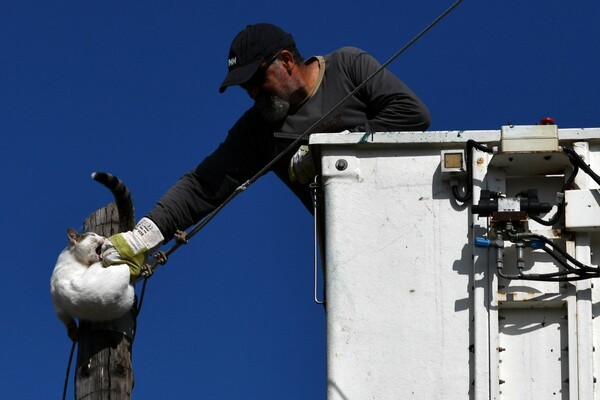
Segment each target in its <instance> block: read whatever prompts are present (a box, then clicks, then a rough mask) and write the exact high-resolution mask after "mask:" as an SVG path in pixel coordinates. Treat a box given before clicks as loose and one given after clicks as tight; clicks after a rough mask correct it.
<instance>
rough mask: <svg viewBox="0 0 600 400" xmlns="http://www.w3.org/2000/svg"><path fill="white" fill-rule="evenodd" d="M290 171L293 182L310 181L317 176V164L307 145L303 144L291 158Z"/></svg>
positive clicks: (303, 182) (302, 182) (304, 182)
mask: <svg viewBox="0 0 600 400" xmlns="http://www.w3.org/2000/svg"><path fill="white" fill-rule="evenodd" d="M288 173H289V175H290V180H291V181H292V182H295V181H299V182H300V183H301V184H303V185H304V184H306V183H308V182H310V181H311V180H312V179H313V177H314V176H315V164H314V162H313V158H312V155H311V154H310V151H309V149H308V146H307V145H302V146H300V148H299V149H298V151H297V152H296V154H294V155H293V156H292V158H291V159H290V165H289V167H288Z"/></svg>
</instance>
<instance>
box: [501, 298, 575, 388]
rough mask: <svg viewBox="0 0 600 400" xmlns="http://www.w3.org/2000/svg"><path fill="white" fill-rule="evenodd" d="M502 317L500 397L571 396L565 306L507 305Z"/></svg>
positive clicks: (502, 311)
mask: <svg viewBox="0 0 600 400" xmlns="http://www.w3.org/2000/svg"><path fill="white" fill-rule="evenodd" d="M499 317H500V322H499V328H500V332H499V340H498V343H499V346H500V349H499V354H498V360H499V364H498V369H499V373H498V376H499V379H500V380H501V381H500V383H499V387H500V396H499V398H500V399H521V400H525V399H530V400H539V399H568V398H569V385H568V378H569V357H568V350H569V349H568V325H567V321H568V320H567V318H566V317H567V310H566V308H508V309H501V310H500V312H499ZM575 350H576V349H575Z"/></svg>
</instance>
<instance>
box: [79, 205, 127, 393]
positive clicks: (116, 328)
mask: <svg viewBox="0 0 600 400" xmlns="http://www.w3.org/2000/svg"><path fill="white" fill-rule="evenodd" d="M131 228H132V227H129V229H131ZM84 230H85V231H86V232H89V231H91V232H96V233H98V234H100V235H102V236H106V237H109V236H111V235H113V234H115V233H118V232H119V231H121V230H123V226H121V227H119V214H118V211H117V207H116V205H115V203H110V204H108V205H107V206H106V207H104V208H101V209H99V210H97V211H96V212H95V213H93V214H92V215H90V216H89V217H88V218H87V219H86V220H85V222H84ZM135 320H136V315H135V311H134V310H133V309H132V310H131V312H129V313H128V314H126V315H124V316H123V317H121V318H120V319H118V320H115V321H109V322H102V323H100V322H90V321H80V322H79V344H78V352H77V368H76V374H75V399H76V400H109V399H110V400H129V399H131V391H132V389H133V369H132V366H131V349H132V345H133V337H134V334H135Z"/></svg>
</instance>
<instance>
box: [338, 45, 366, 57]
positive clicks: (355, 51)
mask: <svg viewBox="0 0 600 400" xmlns="http://www.w3.org/2000/svg"><path fill="white" fill-rule="evenodd" d="M364 53H366V51H364V50H363V49H359V48H358V47H354V46H344V47H340V48H339V49H337V50H335V51H332V52H331V53H329V55H341V56H357V55H359V54H364Z"/></svg>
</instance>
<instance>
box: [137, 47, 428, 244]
mask: <svg viewBox="0 0 600 400" xmlns="http://www.w3.org/2000/svg"><path fill="white" fill-rule="evenodd" d="M309 61H312V62H319V63H320V75H319V81H318V82H317V89H316V91H315V92H314V93H313V94H312V96H310V97H309V98H308V99H307V100H306V101H305V102H304V103H302V104H301V105H300V107H297V108H296V109H294V110H292V111H291V112H290V113H289V114H288V115H287V117H286V118H285V119H284V120H283V121H282V122H278V123H276V124H273V123H269V122H267V121H266V120H265V119H264V118H263V116H262V115H261V113H260V111H259V110H258V108H257V107H256V106H253V107H251V108H250V109H248V110H247V111H246V112H245V113H244V114H243V115H242V117H241V118H240V119H239V120H238V121H237V122H236V124H235V125H234V126H233V127H232V128H231V129H230V130H229V134H228V135H227V137H226V139H225V141H224V142H223V143H221V144H220V145H219V147H218V148H217V149H216V150H215V151H214V152H213V153H212V154H211V155H209V156H208V157H206V158H205V159H204V160H203V161H202V162H201V163H200V164H199V165H198V166H197V167H196V168H195V169H194V170H192V171H190V172H188V173H187V174H185V175H184V176H182V177H181V179H180V180H179V181H177V182H176V183H175V184H174V185H173V186H172V187H171V188H170V189H169V190H168V191H167V192H166V193H165V194H164V195H163V197H162V198H161V199H160V200H159V201H158V202H157V204H156V206H155V207H154V209H153V210H152V211H151V212H150V213H149V214H148V215H147V217H148V218H150V219H151V220H153V221H154V222H155V223H156V225H157V226H158V227H159V229H160V230H161V232H162V234H163V235H164V237H165V238H166V239H165V241H168V240H170V239H171V238H172V237H173V234H174V233H175V231H176V230H177V229H181V230H185V229H187V228H188V227H190V226H191V225H193V224H195V223H196V222H198V221H199V220H201V219H202V218H203V217H204V216H206V215H207V214H208V213H210V212H211V211H213V210H214V209H215V208H216V207H218V206H219V205H220V204H222V202H223V201H225V200H226V199H227V197H229V195H231V193H233V191H235V189H236V188H238V187H239V186H240V185H241V184H242V183H244V182H246V181H247V180H248V179H250V178H251V177H253V176H254V175H255V174H257V173H258V171H260V170H261V169H262V168H263V167H265V166H266V165H267V164H268V163H269V162H270V161H271V160H272V159H273V158H274V157H275V156H277V155H278V154H279V153H281V152H282V151H284V150H285V149H286V148H287V147H288V146H289V145H290V144H291V143H292V142H293V141H294V140H295V139H297V138H298V137H300V136H301V135H303V134H304V133H305V131H306V130H307V129H308V128H310V127H311V126H312V125H313V124H314V123H315V122H317V121H318V120H319V119H320V118H321V117H322V116H323V115H324V114H325V113H327V112H329V111H330V110H331V109H332V108H333V107H334V106H336V105H337V104H338V103H339V102H340V101H341V100H342V99H343V98H344V97H345V96H346V95H348V93H350V92H352V91H353V90H354V89H355V88H356V87H357V86H359V85H360V84H361V83H362V82H363V81H365V80H366V79H367V78H369V77H370V76H371V75H372V74H373V73H374V72H375V71H377V69H378V68H379V67H380V64H379V63H378V62H377V61H376V60H375V59H374V58H373V57H372V56H371V55H369V54H368V53H366V52H364V51H362V50H360V49H357V48H354V47H344V48H341V49H339V50H337V51H335V52H333V53H331V54H328V55H326V56H324V57H320V56H319V57H316V60H315V59H314V58H311V59H309V60H308V61H307V62H309ZM429 121H430V119H429V111H428V110H427V107H426V106H425V105H424V104H423V103H422V102H421V100H419V98H418V97H417V96H416V95H415V94H414V93H413V92H412V90H410V89H409V88H408V86H406V85H405V84H404V83H403V82H402V81H401V80H400V79H398V78H397V77H396V76H394V75H393V74H392V73H391V72H389V71H388V70H386V69H383V70H382V71H381V72H379V73H378V74H377V75H375V76H374V77H373V78H372V79H371V80H369V82H368V83H367V84H366V85H364V86H363V87H362V88H361V89H360V90H359V91H358V92H357V93H356V94H355V95H354V96H352V97H351V98H349V99H348V100H346V101H345V102H344V103H343V105H342V106H341V107H339V108H338V109H337V111H336V112H334V113H333V114H332V115H330V116H329V117H328V118H326V119H325V120H324V121H323V122H322V123H320V124H319V126H317V127H316V128H315V129H313V130H312V132H314V133H317V132H318V133H327V132H342V131H344V130H350V131H354V132H385V131H388V132H395V131H424V130H425V129H427V128H428V127H429ZM296 150H297V149H292V150H291V151H290V152H289V154H286V155H285V156H284V157H282V158H281V159H280V161H279V162H278V163H276V164H275V165H274V166H273V168H272V171H273V172H275V173H276V174H277V176H278V177H279V178H280V179H281V180H282V181H283V182H284V183H285V184H286V185H287V186H288V187H289V188H290V189H292V190H293V191H294V193H295V194H296V195H297V196H298V197H299V198H300V200H301V201H302V202H303V203H304V204H305V205H306V206H307V207H308V208H309V209H311V207H312V202H311V199H310V193H309V190H308V188H307V186H306V185H301V184H300V183H298V182H291V181H290V179H289V177H288V164H289V160H290V158H291V157H292V155H293V154H294V153H295V152H296Z"/></svg>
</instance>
